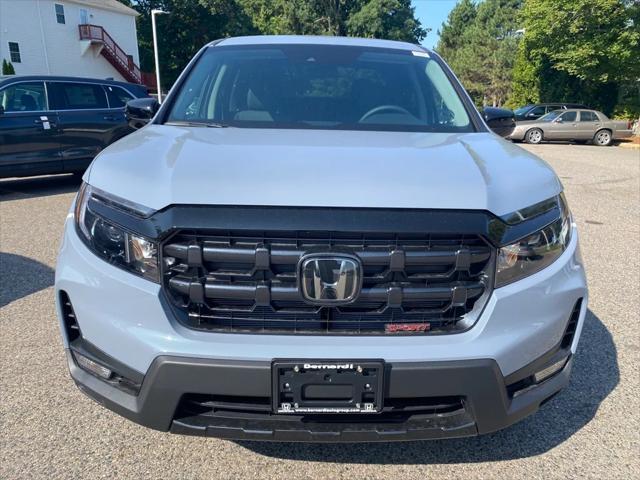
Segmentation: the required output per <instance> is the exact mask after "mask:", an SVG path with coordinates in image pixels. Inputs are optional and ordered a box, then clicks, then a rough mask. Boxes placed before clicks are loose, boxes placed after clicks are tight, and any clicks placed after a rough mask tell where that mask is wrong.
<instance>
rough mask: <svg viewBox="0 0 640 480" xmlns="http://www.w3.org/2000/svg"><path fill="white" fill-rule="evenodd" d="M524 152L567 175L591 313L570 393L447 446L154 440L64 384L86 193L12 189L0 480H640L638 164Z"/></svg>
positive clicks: (1, 252)
mask: <svg viewBox="0 0 640 480" xmlns="http://www.w3.org/2000/svg"><path fill="white" fill-rule="evenodd" d="M525 148H527V149H529V150H531V151H533V152H534V153H536V154H538V155H540V156H542V157H543V158H544V159H546V160H547V161H548V162H549V163H550V164H551V165H552V166H553V167H554V168H555V169H556V171H557V173H558V175H559V176H560V177H561V179H562V181H563V183H564V185H565V189H566V193H567V198H568V201H569V204H570V206H571V208H572V210H573V213H574V215H575V218H576V220H577V223H578V226H579V229H580V235H581V242H582V253H583V256H584V258H585V262H586V266H587V272H588V280H589V286H590V295H591V297H590V301H589V313H588V318H587V322H586V325H585V329H584V332H583V336H582V341H581V344H580V347H579V350H578V355H577V358H576V364H575V368H574V371H573V377H572V382H571V384H570V386H569V387H568V389H566V390H565V391H564V392H562V393H561V394H560V395H559V396H557V397H555V398H554V399H553V400H552V401H551V402H549V403H548V404H547V405H546V406H545V407H544V408H543V409H542V410H541V411H539V412H538V413H537V414H536V415H534V416H533V417H530V418H528V419H526V420H525V421H523V422H521V423H520V424H517V425H515V426H513V427H511V428H509V429H507V430H504V431H502V432H498V433H495V434H492V435H488V436H484V437H478V438H470V439H461V440H448V441H438V442H435V441H434V442H416V443H401V444H360V445H305V444H259V443H234V442H228V441H222V440H216V439H201V438H195V437H193V438H192V437H182V436H176V435H169V434H165V433H160V432H155V431H151V430H147V429H145V428H143V427H139V426H137V425H135V424H133V423H130V422H129V421H127V420H125V419H123V418H121V417H119V416H117V415H115V414H113V413H111V412H109V411H107V410H105V409H104V408H102V407H99V406H98V405H97V404H95V403H94V402H93V401H91V400H90V399H88V398H87V397H85V396H84V395H83V394H81V393H80V391H79V390H78V389H77V388H76V387H75V386H74V385H73V382H72V381H71V379H70V377H69V375H68V372H67V367H66V363H65V358H64V353H63V350H62V346H61V342H60V338H59V334H58V324H57V320H56V317H55V312H54V294H53V281H54V268H55V258H56V252H57V249H58V244H59V241H60V238H61V234H62V224H63V221H64V218H65V216H66V215H67V211H68V208H69V205H70V203H71V201H72V199H73V196H74V194H75V191H76V190H77V187H78V182H77V181H76V180H74V179H73V178H72V177H69V176H59V177H41V178H35V179H18V180H4V181H0V283H1V285H0V287H1V288H0V421H1V425H0V439H1V444H0V445H1V446H0V478H2V479H16V478H136V479H137V478H166V479H174V478H254V477H255V478H259V477H260V478H276V477H277V478H291V479H301V478H349V479H353V478H403V479H413V478H416V479H417V478H420V479H426V478H440V477H441V478H465V479H467V480H468V479H475V478H478V479H479V478H483V479H493V478H509V479H513V478H525V477H526V478H545V479H550V478H575V477H584V478H630V477H633V476H635V475H638V473H639V472H640V460H639V458H640V455H639V452H640V435H639V434H638V432H640V414H639V413H638V412H640V375H639V373H640V372H639V368H638V366H639V365H640V362H639V360H640V358H639V356H640V326H639V325H640V322H639V321H638V320H639V314H640V281H639V279H640V254H639V248H638V239H639V238H640V214H639V212H640V150H632V149H623V148H619V147H611V148H598V147H593V146H580V145H537V146H526V147H525ZM514 321H517V319H514ZM634 472H635V474H634Z"/></svg>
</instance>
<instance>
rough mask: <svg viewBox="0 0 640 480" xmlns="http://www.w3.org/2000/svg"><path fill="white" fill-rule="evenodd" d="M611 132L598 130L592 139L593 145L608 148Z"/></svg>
mask: <svg viewBox="0 0 640 480" xmlns="http://www.w3.org/2000/svg"><path fill="white" fill-rule="evenodd" d="M611 140H612V138H611V132H610V131H609V130H598V131H597V132H596V134H595V135H594V137H593V143H595V144H596V145H598V146H599V147H608V146H609V145H611Z"/></svg>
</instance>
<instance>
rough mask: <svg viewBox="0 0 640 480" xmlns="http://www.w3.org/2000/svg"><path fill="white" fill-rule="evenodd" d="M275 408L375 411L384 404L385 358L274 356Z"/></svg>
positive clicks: (293, 411)
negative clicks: (346, 358) (297, 358)
mask: <svg viewBox="0 0 640 480" xmlns="http://www.w3.org/2000/svg"><path fill="white" fill-rule="evenodd" d="M271 371H272V378H273V395H272V399H273V405H272V407H273V412H274V413H277V414H298V415H300V414H359V413H362V414H367V413H368V414H372V413H379V412H380V411H381V410H382V407H383V398H384V395H383V388H384V361H382V360H298V361H296V360H274V361H273V364H272V369H271Z"/></svg>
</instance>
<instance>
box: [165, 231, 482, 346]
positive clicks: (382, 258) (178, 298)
mask: <svg viewBox="0 0 640 480" xmlns="http://www.w3.org/2000/svg"><path fill="white" fill-rule="evenodd" d="M162 252H163V259H164V260H165V261H164V262H163V264H164V265H165V267H164V272H163V278H164V280H163V285H164V288H165V290H166V291H167V292H168V294H169V297H170V298H171V299H172V300H173V303H174V306H176V307H177V308H179V309H180V310H182V311H183V312H185V313H186V318H188V322H189V326H191V327H194V328H199V329H206V330H214V331H215V330H219V331H228V332H261V333H279V332H289V333H322V334H328V333H339V334H345V333H352V334H353V333H355V334H369V333H378V334H379V333H390V332H389V331H388V328H387V327H388V325H389V324H395V323H399V324H403V325H407V324H413V325H417V326H418V329H417V330H415V331H418V332H419V331H423V332H432V331H439V330H447V329H449V330H450V329H451V328H452V327H455V325H456V324H457V322H458V321H460V320H461V319H463V318H464V317H465V315H467V314H468V313H469V312H470V311H471V310H472V309H473V307H474V305H475V303H476V302H477V300H478V299H479V298H481V297H482V296H483V294H485V293H486V292H487V289H488V285H490V281H489V280H490V277H491V265H492V258H493V256H492V253H493V251H492V248H491V247H490V246H489V245H488V244H487V243H486V242H485V241H484V240H483V239H482V238H481V237H479V236H475V235H429V234H395V233H380V234H370V233H367V234H359V233H343V232H302V231H300V232H296V231H293V232H249V231H240V232H226V231H218V232H193V231H182V232H178V233H177V234H174V235H173V236H172V237H170V238H169V239H168V240H167V241H165V243H164V245H163V246H162ZM311 252H334V253H348V254H350V255H355V256H357V257H358V258H359V259H360V261H361V263H362V268H363V286H362V290H361V292H360V295H359V296H358V298H357V299H356V300H355V301H354V302H353V303H352V304H349V305H343V306H340V307H319V306H315V305H311V304H308V303H306V302H304V301H303V299H302V298H301V296H300V293H299V291H298V284H297V273H296V272H297V265H298V262H299V260H300V258H301V257H302V256H303V255H305V254H307V253H311ZM168 257H172V258H168ZM423 327H424V328H423ZM420 328H423V330H420Z"/></svg>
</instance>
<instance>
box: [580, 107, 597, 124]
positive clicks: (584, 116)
mask: <svg viewBox="0 0 640 480" xmlns="http://www.w3.org/2000/svg"><path fill="white" fill-rule="evenodd" d="M580 121H581V122H597V121H598V116H597V115H596V114H595V113H593V112H586V111H584V110H583V111H581V112H580Z"/></svg>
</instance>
